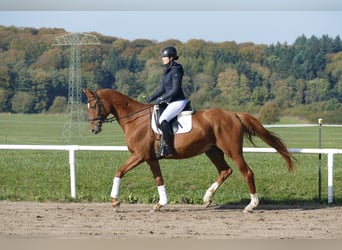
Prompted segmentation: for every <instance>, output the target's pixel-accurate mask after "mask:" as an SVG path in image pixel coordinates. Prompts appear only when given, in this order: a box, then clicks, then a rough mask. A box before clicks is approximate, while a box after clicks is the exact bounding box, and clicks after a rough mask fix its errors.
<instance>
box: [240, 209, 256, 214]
mask: <svg viewBox="0 0 342 250" xmlns="http://www.w3.org/2000/svg"><path fill="white" fill-rule="evenodd" d="M242 212H243V213H245V214H248V213H250V214H251V213H253V209H250V208H245V209H244V210H243V211H242Z"/></svg>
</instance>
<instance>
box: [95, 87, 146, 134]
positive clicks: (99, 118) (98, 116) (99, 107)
mask: <svg viewBox="0 0 342 250" xmlns="http://www.w3.org/2000/svg"><path fill="white" fill-rule="evenodd" d="M94 94H95V99H90V100H88V105H89V104H90V102H92V101H94V100H95V101H96V106H94V107H93V108H94V109H97V110H96V116H95V117H94V118H90V117H89V118H88V121H93V122H95V121H98V123H96V124H95V129H94V130H93V132H94V133H98V132H100V131H101V127H102V123H107V122H113V121H119V120H122V119H124V118H129V117H131V116H133V115H135V114H138V113H140V112H142V111H144V110H147V109H150V108H151V106H147V107H146V108H143V109H140V110H137V111H134V112H132V113H129V114H127V115H124V116H121V117H115V116H114V117H110V118H106V119H103V118H102V109H103V105H102V102H101V100H100V97H99V96H98V94H97V93H96V91H95V92H94ZM96 107H97V108H96ZM89 108H92V107H89ZM149 114H150V115H151V112H149Z"/></svg>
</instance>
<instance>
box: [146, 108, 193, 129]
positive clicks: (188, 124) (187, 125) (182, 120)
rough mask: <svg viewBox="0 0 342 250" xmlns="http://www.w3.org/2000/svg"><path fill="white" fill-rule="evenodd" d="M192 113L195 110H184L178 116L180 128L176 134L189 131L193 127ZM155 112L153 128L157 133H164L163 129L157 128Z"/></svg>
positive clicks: (152, 122) (152, 121)
mask: <svg viewBox="0 0 342 250" xmlns="http://www.w3.org/2000/svg"><path fill="white" fill-rule="evenodd" d="M192 113H193V111H183V112H181V113H180V114H179V115H178V116H177V120H178V123H177V125H178V130H177V132H176V133H175V134H182V133H188V132H190V131H191V129H192ZM154 115H155V114H154V112H153V114H152V120H151V124H152V129H153V131H154V132H156V133H157V134H162V132H161V130H160V129H158V128H157V126H156V122H155V118H154Z"/></svg>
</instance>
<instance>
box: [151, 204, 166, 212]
mask: <svg viewBox="0 0 342 250" xmlns="http://www.w3.org/2000/svg"><path fill="white" fill-rule="evenodd" d="M162 207H163V205H160V204H159V203H157V204H155V205H154V206H153V208H152V210H151V212H159V211H160V209H161V208H162Z"/></svg>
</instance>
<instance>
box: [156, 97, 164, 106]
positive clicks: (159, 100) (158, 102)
mask: <svg viewBox="0 0 342 250" xmlns="http://www.w3.org/2000/svg"><path fill="white" fill-rule="evenodd" d="M163 101H164V100H163V98H162V97H158V98H157V100H156V101H155V104H157V105H159V104H161V103H162V102H163Z"/></svg>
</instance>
